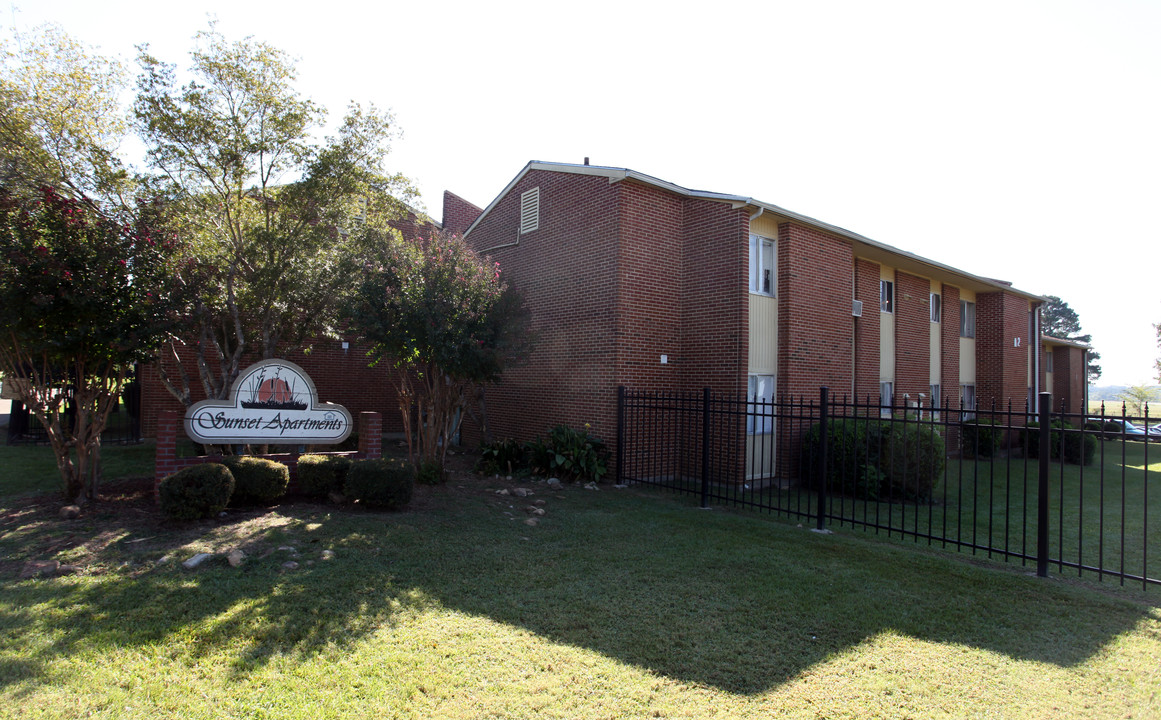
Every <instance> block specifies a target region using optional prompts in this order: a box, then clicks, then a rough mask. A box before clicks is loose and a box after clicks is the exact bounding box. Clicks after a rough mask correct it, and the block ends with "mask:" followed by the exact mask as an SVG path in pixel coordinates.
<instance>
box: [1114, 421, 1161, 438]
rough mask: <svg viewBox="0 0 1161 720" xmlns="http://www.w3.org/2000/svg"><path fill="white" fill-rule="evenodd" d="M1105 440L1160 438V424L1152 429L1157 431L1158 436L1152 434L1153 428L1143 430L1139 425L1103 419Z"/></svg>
mask: <svg viewBox="0 0 1161 720" xmlns="http://www.w3.org/2000/svg"><path fill="white" fill-rule="evenodd" d="M1104 423H1105V438H1106V439H1115V438H1118V437H1121V436H1124V437H1125V438H1126V439H1129V440H1148V439H1149V436H1150V435H1154V436H1155V437H1159V436H1161V424H1158V425H1155V426H1154V427H1156V428H1158V429H1159V432H1158V434H1156V435H1155V434H1154V432H1153V428H1144V427H1141V426H1140V425H1135V424H1134V423H1132V422H1131V421H1129V420H1113V419H1111V418H1105V421H1104Z"/></svg>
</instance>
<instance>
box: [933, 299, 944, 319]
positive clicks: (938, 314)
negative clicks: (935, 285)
mask: <svg viewBox="0 0 1161 720" xmlns="http://www.w3.org/2000/svg"><path fill="white" fill-rule="evenodd" d="M931 322H933V323H937V322H943V298H942V297H940V295H939V293H931Z"/></svg>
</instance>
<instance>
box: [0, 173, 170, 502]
mask: <svg viewBox="0 0 1161 720" xmlns="http://www.w3.org/2000/svg"><path fill="white" fill-rule="evenodd" d="M155 215H156V207H155V206H154V205H151V204H141V205H140V206H139V207H138V215H137V220H136V221H135V222H134V223H133V224H121V223H116V222H113V221H112V220H110V219H108V218H106V217H104V216H102V215H100V214H98V213H96V212H95V211H94V210H93V209H92V208H91V206H90V205H88V204H86V203H84V202H82V201H78V200H73V199H70V198H67V197H64V196H62V195H61V194H59V193H58V192H56V191H55V190H54V189H52V188H42V189H41V191H40V194H39V197H38V199H37V200H35V201H30V200H20V199H18V198H17V197H15V196H13V195H11V194H9V193H7V192H6V191H0V308H4V309H5V311H4V312H0V371H3V372H4V373H5V374H6V375H7V376H8V377H10V378H24V379H26V380H27V383H23V384H22V385H24V386H25V388H26V391H25V392H24V393H23V396H22V397H21V401H22V402H24V404H25V405H27V406H28V407H29V409H30V410H31V411H32V412H33V413H34V414H35V415H36V417H37V419H38V420H40V422H41V424H43V425H44V426H45V428H46V430H47V431H48V433H49V440H50V442H51V443H52V446H53V450H54V452H56V454H57V458H58V466H59V467H60V470H61V476H62V480H63V481H64V484H65V488H64V489H65V492H66V495H67V497H68V498H69V499H73V498H75V497H77V496H78V495H80V494H81V493H82V491H83V492H84V494H85V495H87V496H89V497H91V496H92V495H93V494H94V492H95V485H94V483H95V479H96V477H97V473H96V470H97V464H98V462H99V456H98V453H99V442H98V440H99V437H100V432H101V430H102V429H103V428H104V425H105V422H106V420H107V418H108V415H109V413H110V412H112V409H113V407H114V406H115V405H116V403H117V398H118V396H119V395H120V393H121V390H122V388H123V386H124V384H125V382H126V372H127V370H128V369H129V367H130V364H131V363H132V362H134V361H143V360H146V359H148V358H150V357H151V355H152V352H153V351H154V349H155V348H156V347H157V346H158V345H159V344H160V343H161V342H162V340H163V339H164V338H165V337H167V336H168V334H169V333H170V331H172V330H173V329H174V328H176V326H177V317H176V315H175V314H174V313H173V305H174V303H175V298H177V297H178V296H179V295H180V290H179V286H178V284H177V281H176V276H175V273H176V270H177V267H178V266H179V265H180V264H181V263H182V257H183V254H184V247H183V246H182V244H181V243H180V242H179V241H178V240H177V239H176V238H174V237H172V236H170V235H167V234H165V233H162V232H159V231H157V230H156V228H155V227H154V226H153V224H152V222H153V219H154V218H155ZM66 399H67V400H68V401H69V402H71V403H72V405H73V408H74V409H75V411H76V412H75V413H74V415H73V421H72V422H71V423H68V422H66V421H65V420H64V418H63V412H64V404H65V401H66Z"/></svg>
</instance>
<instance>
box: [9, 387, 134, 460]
mask: <svg viewBox="0 0 1161 720" xmlns="http://www.w3.org/2000/svg"><path fill="white" fill-rule="evenodd" d="M75 417H76V414H75V411H74V410H73V406H72V402H71V401H70V400H66V401H65V411H64V413H63V416H62V418H61V423H62V424H63V425H66V426H68V425H71V423H73V422H74V419H75ZM141 441H142V438H141V389H140V384H139V382H138V381H137V380H134V381H132V382H130V383H127V384H126V385H125V389H124V391H122V393H121V398H120V400H119V402H118V403H117V405H116V406H114V408H113V410H112V412H111V413H110V414H109V419H108V422H107V423H106V425H105V430H104V431H103V432H102V433H101V442H102V443H104V444H106V445H114V444H115V445H132V444H136V443H140V442H141ZM5 442H6V443H7V444H8V445H47V444H48V442H49V440H48V433H47V432H46V431H45V429H44V426H43V425H42V424H41V422H40V420H38V419H37V417H36V416H35V415H34V414H32V413H31V412H30V411H29V410H28V408H26V407H25V406H24V404H23V403H21V402H19V401H18V400H13V401H12V406H11V408H10V410H9V415H8V428H7V432H6V434H5Z"/></svg>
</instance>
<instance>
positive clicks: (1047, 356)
mask: <svg viewBox="0 0 1161 720" xmlns="http://www.w3.org/2000/svg"><path fill="white" fill-rule="evenodd" d="M1054 355H1055V353H1054V352H1053V351H1051V350H1049V351H1048V352H1046V353H1044V372H1046V373H1050V372H1052V358H1053V356H1054Z"/></svg>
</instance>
